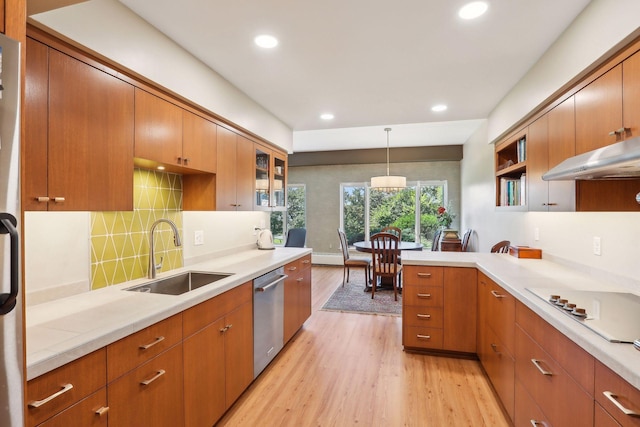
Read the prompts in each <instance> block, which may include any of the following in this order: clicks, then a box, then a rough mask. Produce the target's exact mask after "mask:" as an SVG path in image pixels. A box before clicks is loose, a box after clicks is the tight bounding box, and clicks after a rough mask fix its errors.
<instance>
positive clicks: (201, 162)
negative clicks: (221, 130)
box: [182, 110, 218, 173]
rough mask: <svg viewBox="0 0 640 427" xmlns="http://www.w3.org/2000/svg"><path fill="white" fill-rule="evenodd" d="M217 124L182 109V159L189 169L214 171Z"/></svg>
mask: <svg viewBox="0 0 640 427" xmlns="http://www.w3.org/2000/svg"><path fill="white" fill-rule="evenodd" d="M217 156H218V126H217V125H216V124H215V123H213V122H210V121H209V120H206V119H204V118H202V117H200V116H198V115H196V114H193V113H191V112H189V111H186V110H183V111H182V161H183V165H184V166H185V167H187V168H189V169H195V170H198V171H203V172H210V173H215V172H216V168H217Z"/></svg>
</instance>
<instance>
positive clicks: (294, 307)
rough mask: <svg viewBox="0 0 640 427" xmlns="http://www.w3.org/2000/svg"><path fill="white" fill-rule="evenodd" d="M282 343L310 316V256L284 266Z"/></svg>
mask: <svg viewBox="0 0 640 427" xmlns="http://www.w3.org/2000/svg"><path fill="white" fill-rule="evenodd" d="M284 272H285V274H286V275H287V276H288V277H287V278H286V279H285V281H284V343H285V344H286V343H287V342H288V341H289V340H290V339H291V338H292V337H293V336H294V335H295V333H296V332H298V330H299V329H300V328H301V327H302V325H303V324H304V322H305V321H306V320H307V319H308V318H309V316H311V255H306V256H304V257H302V258H300V259H297V260H295V261H292V262H290V263H288V264H286V265H285V266H284Z"/></svg>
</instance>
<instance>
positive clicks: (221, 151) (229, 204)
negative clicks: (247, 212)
mask: <svg viewBox="0 0 640 427" xmlns="http://www.w3.org/2000/svg"><path fill="white" fill-rule="evenodd" d="M236 139H237V135H236V134H235V133H234V132H231V131H230V130H228V129H226V128H223V127H220V128H219V129H218V158H217V173H216V210H219V211H235V210H236V205H237V204H236V187H237V185H236V145H237V144H236Z"/></svg>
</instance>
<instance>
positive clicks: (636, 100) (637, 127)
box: [622, 52, 640, 138]
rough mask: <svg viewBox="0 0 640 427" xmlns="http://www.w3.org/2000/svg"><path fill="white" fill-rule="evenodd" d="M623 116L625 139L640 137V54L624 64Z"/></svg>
mask: <svg viewBox="0 0 640 427" xmlns="http://www.w3.org/2000/svg"><path fill="white" fill-rule="evenodd" d="M622 115H623V123H624V127H625V128H626V129H627V130H626V131H625V138H630V137H635V136H640V52H638V53H635V54H634V55H632V56H630V57H629V58H627V59H626V60H625V61H624V62H623V63H622Z"/></svg>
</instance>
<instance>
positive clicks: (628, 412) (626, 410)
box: [602, 391, 640, 417]
mask: <svg viewBox="0 0 640 427" xmlns="http://www.w3.org/2000/svg"><path fill="white" fill-rule="evenodd" d="M602 394H604V396H605V397H606V398H607V399H609V400H610V401H611V403H613V404H614V405H616V408H618V409H620V411H622V413H623V414H625V415H629V416H630V417H640V412H636V411H634V410H631V409H629V408H625V407H624V406H623V405H622V403H620V402H618V399H617V397H618V395H616V394H613V393H612V392H610V391H603V392H602Z"/></svg>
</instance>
